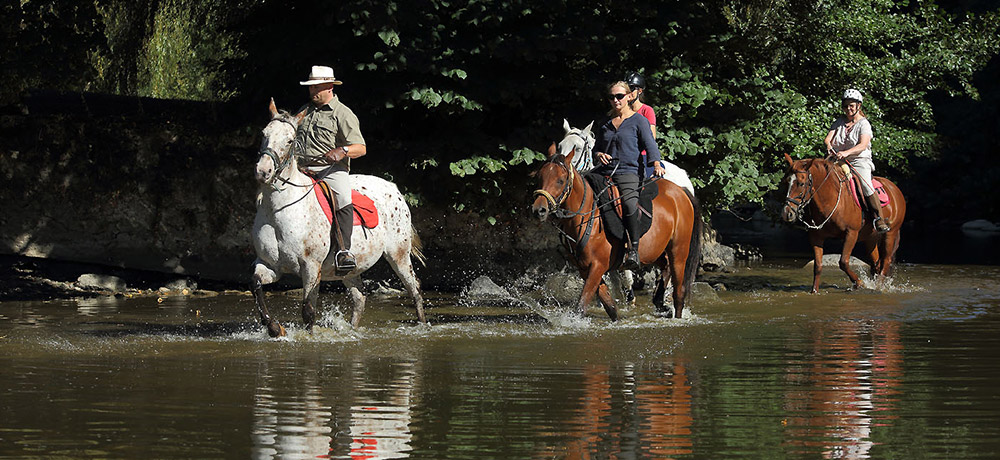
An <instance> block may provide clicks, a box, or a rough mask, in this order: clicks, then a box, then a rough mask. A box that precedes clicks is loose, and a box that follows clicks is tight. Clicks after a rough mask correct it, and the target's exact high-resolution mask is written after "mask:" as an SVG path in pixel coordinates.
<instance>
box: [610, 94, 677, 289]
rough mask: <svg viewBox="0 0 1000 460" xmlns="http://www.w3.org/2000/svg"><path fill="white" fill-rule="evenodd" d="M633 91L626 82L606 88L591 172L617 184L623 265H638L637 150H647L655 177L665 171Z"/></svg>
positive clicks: (651, 133)
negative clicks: (607, 108) (606, 108)
mask: <svg viewBox="0 0 1000 460" xmlns="http://www.w3.org/2000/svg"><path fill="white" fill-rule="evenodd" d="M630 94H634V93H632V90H631V89H630V88H629V87H628V84H626V83H625V82H621V81H620V82H617V83H614V84H612V85H611V87H610V88H608V101H609V102H610V103H611V113H610V114H609V115H610V118H608V120H607V121H605V122H604V123H602V124H601V126H600V127H598V129H597V133H596V134H597V142H596V143H595V145H594V152H596V153H595V154H594V159H595V160H596V163H598V164H599V166H598V167H596V168H594V172H596V173H598V174H603V175H606V176H607V175H609V176H611V180H613V181H614V182H615V184H616V185H618V190H619V192H620V193H621V200H622V214H623V215H622V220H623V221H624V223H625V230H626V232H628V238H629V247H628V251H627V252H626V254H625V261H624V263H623V264H622V268H624V269H626V270H636V269H638V268H639V266H640V265H639V254H638V252H637V251H638V249H639V181H640V178H639V161H640V155H639V152H641V151H643V150H645V151H646V161H647V165H648V166H653V170H654V172H655V174H656V175H657V176H663V175H664V174H666V171H665V170H664V169H663V166H661V165H660V149H659V148H657V146H656V140H655V139H653V132H652V131H651V130H650V128H649V120H647V119H646V117H643V116H642V115H639V114H637V113H636V112H635V111H634V110H632V107H631V102H632V101H630V100H628V99H629V95H630Z"/></svg>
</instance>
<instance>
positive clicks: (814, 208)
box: [781, 154, 906, 293]
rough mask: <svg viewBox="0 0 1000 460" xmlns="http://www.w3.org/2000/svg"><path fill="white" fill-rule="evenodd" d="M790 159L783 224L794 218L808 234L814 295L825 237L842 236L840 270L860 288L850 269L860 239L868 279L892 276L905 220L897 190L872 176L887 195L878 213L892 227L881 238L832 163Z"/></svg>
mask: <svg viewBox="0 0 1000 460" xmlns="http://www.w3.org/2000/svg"><path fill="white" fill-rule="evenodd" d="M785 160H787V161H788V166H789V169H788V174H787V176H786V180H787V182H788V195H787V196H786V197H785V207H784V209H783V210H782V212H781V216H782V218H783V219H784V220H785V221H786V222H795V221H796V220H798V221H800V222H802V223H803V224H805V226H806V228H808V230H809V242H810V243H811V244H812V247H813V255H814V257H815V262H814V263H815V265H814V266H813V286H812V292H814V293H815V292H818V291H819V275H820V273H821V272H822V271H823V241H824V240H826V239H827V238H843V239H844V249H843V250H842V251H841V252H840V269H841V270H843V271H844V273H847V276H848V277H849V278H850V279H851V282H852V283H854V288H859V287H861V279H860V278H858V275H857V274H856V273H854V271H853V270H851V266H850V263H849V262H850V258H851V252H852V251H854V245H855V244H857V242H858V241H862V242H864V244H865V258H866V259H867V262H869V263H870V264H871V267H872V277H873V278H874V277H875V275H876V274H878V275H880V277H881V278H880V280H879V282H881V281H882V280H884V278H885V277H887V276H889V275H890V274H891V273H892V262H893V261H894V260H895V257H896V249H899V228H900V227H901V226H902V225H903V218H904V217H905V216H906V200H905V199H904V198H903V193H902V192H900V191H899V187H896V184H894V183H892V182H891V181H889V180H888V179H886V178H884V177H875V179H878V180H879V182H881V183H882V185H883V186H884V187H885V191H886V192H887V193H888V194H889V204H888V205H887V206H885V207H883V208H882V215H883V216H884V217H887V218H889V221H890V222H891V223H892V225H891V226H890V229H889V231H888V232H886V233H884V234H881V233H878V232H877V231H876V230H875V227H874V225H872V222H871V219H865V217H864V214H863V213H862V211H861V208H860V207H859V206H858V205H857V204H856V203H855V202H854V199H853V198H851V191H850V189H849V188H848V187H850V186H851V184H848V183H847V176H846V175H845V174H844V172H843V171H841V169H840V167H839V166H837V165H836V164H835V163H833V162H830V161H827V160H824V159H820V158H810V159H805V160H792V157H790V156H788V154H785Z"/></svg>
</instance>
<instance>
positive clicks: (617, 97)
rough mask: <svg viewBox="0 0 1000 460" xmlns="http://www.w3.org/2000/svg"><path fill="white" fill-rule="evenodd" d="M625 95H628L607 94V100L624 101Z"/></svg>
mask: <svg viewBox="0 0 1000 460" xmlns="http://www.w3.org/2000/svg"><path fill="white" fill-rule="evenodd" d="M627 95H628V93H615V94H609V95H608V100H609V101H610V100H612V99H618V100H619V101H620V100H622V99H625V96H627Z"/></svg>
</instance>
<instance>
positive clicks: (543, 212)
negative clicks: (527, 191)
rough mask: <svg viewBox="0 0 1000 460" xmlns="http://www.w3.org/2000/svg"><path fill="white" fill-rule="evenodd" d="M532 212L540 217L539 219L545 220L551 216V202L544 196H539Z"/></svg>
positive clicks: (532, 207)
mask: <svg viewBox="0 0 1000 460" xmlns="http://www.w3.org/2000/svg"><path fill="white" fill-rule="evenodd" d="M531 212H532V213H534V214H535V217H538V220H540V221H542V222H545V219H547V218H548V217H549V214H550V213H551V211H549V203H548V202H547V201H546V200H545V198H543V197H538V199H537V200H535V203H534V204H532V206H531Z"/></svg>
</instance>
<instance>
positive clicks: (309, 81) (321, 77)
mask: <svg viewBox="0 0 1000 460" xmlns="http://www.w3.org/2000/svg"><path fill="white" fill-rule="evenodd" d="M320 83H333V84H335V85H340V84H343V83H344V82H342V81H340V80H337V79H336V78H335V77H334V76H333V69H331V68H329V67H327V66H325V65H314V66H312V72H309V76H308V77H306V81H300V82H299V84H300V85H302V86H310V85H318V84H320Z"/></svg>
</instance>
